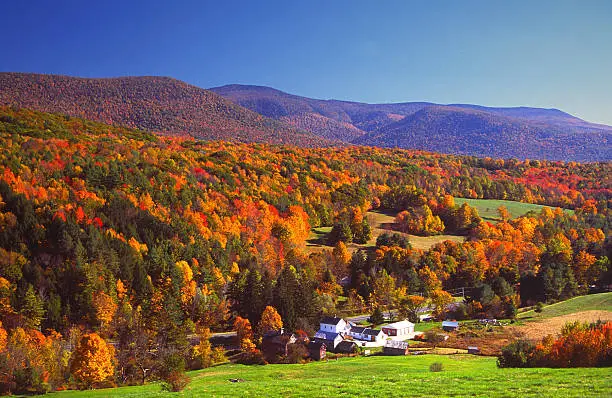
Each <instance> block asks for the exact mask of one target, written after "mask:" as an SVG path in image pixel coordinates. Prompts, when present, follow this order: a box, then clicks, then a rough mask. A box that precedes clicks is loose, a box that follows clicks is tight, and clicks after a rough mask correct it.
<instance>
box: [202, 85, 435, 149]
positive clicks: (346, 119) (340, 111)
mask: <svg viewBox="0 0 612 398" xmlns="http://www.w3.org/2000/svg"><path fill="white" fill-rule="evenodd" d="M210 90H211V91H214V92H215V93H217V94H220V95H222V96H223V97H225V98H227V99H229V100H231V101H233V102H234V103H236V104H238V105H241V106H244V107H245V108H248V109H250V110H252V111H255V112H257V113H260V114H262V115H264V116H267V117H270V118H273V119H277V120H283V121H288V122H290V123H292V124H293V125H295V126H299V127H300V128H304V129H306V130H308V131H311V132H313V133H315V134H317V135H319V136H321V137H324V138H330V139H340V140H344V141H352V140H353V139H355V138H357V137H360V136H362V135H364V134H365V133H366V132H369V131H373V130H376V129H377V128H379V127H380V126H383V125H387V124H389V123H393V122H395V121H397V120H400V119H401V118H403V117H405V116H406V115H410V114H412V113H414V112H416V111H418V110H419V109H422V108H423V107H424V106H426V105H428V103H424V102H423V103H420V102H412V103H405V104H364V103H359V102H349V101H337V100H319V99H313V98H306V97H300V96H298V95H292V94H288V93H285V92H282V91H279V90H275V89H273V88H270V87H263V86H247V85H239V84H232V85H227V86H221V87H214V88H211V89H210Z"/></svg>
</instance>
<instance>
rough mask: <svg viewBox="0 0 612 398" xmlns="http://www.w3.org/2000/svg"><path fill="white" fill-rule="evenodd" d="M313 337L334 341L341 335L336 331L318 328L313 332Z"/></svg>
mask: <svg viewBox="0 0 612 398" xmlns="http://www.w3.org/2000/svg"><path fill="white" fill-rule="evenodd" d="M314 337H315V339H322V340H329V341H334V340H336V339H337V338H338V337H341V336H340V335H339V334H338V333H331V332H324V331H322V330H319V331H318V332H317V333H315V335H314Z"/></svg>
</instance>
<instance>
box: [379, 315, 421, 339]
mask: <svg viewBox="0 0 612 398" xmlns="http://www.w3.org/2000/svg"><path fill="white" fill-rule="evenodd" d="M382 331H383V332H384V333H385V334H386V335H387V336H389V337H392V338H396V339H394V340H400V339H401V340H404V339H409V338H412V337H413V336H414V323H412V322H410V321H406V320H404V321H400V322H395V323H390V324H388V325H387V326H384V327H383V328H382ZM402 337H403V339H402Z"/></svg>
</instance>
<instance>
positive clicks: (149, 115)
mask: <svg viewBox="0 0 612 398" xmlns="http://www.w3.org/2000/svg"><path fill="white" fill-rule="evenodd" d="M0 105H13V106H19V107H24V108H31V109H34V110H38V111H43V112H54V113H63V114H67V115H69V116H75V117H84V118H86V119H91V120H95V121H99V122H104V123H108V124H118V125H124V126H127V127H135V128H140V129H144V130H149V131H155V132H161V133H164V134H175V135H185V134H186V135H190V136H193V137H195V138H200V139H224V140H230V141H240V142H267V143H277V144H283V143H295V144H296V145H301V146H327V145H330V144H331V143H330V142H328V140H325V139H322V138H319V137H316V136H314V135H312V134H311V133H309V132H306V131H304V130H298V129H296V128H294V127H292V126H289V125H286V124H284V123H282V122H279V121H276V120H272V119H269V118H265V117H263V116H261V115H260V114H257V113H256V112H253V111H251V110H248V109H246V108H243V107H240V106H239V105H236V104H234V103H233V102H231V101H229V100H227V99H225V98H223V97H221V96H219V95H218V94H216V93H213V92H211V91H209V90H205V89H202V88H199V87H196V86H193V85H190V84H188V83H185V82H183V81H180V80H177V79H174V78H171V77H158V76H130V77H111V78H82V77H72V76H62V75H44V74H26V73H14V72H4V73H0Z"/></svg>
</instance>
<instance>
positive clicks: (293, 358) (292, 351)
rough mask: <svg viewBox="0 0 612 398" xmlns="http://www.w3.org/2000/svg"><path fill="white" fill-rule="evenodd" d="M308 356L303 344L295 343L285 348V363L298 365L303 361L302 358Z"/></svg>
mask: <svg viewBox="0 0 612 398" xmlns="http://www.w3.org/2000/svg"><path fill="white" fill-rule="evenodd" d="M307 356H308V350H307V349H306V346H305V345H304V344H300V343H296V344H289V346H288V347H287V358H285V362H287V363H300V362H303V361H304V358H306V357H307Z"/></svg>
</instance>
